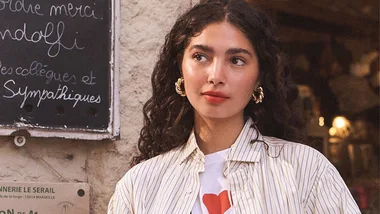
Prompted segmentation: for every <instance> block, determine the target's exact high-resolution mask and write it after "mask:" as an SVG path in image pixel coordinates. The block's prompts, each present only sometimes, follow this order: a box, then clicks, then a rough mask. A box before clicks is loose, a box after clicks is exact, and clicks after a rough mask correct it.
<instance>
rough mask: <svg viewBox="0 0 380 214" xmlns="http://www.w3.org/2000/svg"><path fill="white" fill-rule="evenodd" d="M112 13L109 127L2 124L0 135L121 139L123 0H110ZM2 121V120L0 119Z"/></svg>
mask: <svg viewBox="0 0 380 214" xmlns="http://www.w3.org/2000/svg"><path fill="white" fill-rule="evenodd" d="M109 1H110V3H111V8H110V9H111V15H110V20H111V21H110V28H111V29H110V30H111V36H110V40H111V41H110V45H111V47H110V64H109V74H110V83H109V85H110V92H111V93H110V100H109V102H110V110H109V123H108V127H107V128H106V129H63V128H46V127H39V126H36V125H33V126H31V125H28V124H15V125H14V126H11V127H9V126H0V136H15V137H18V136H24V137H44V138H66V139H78V140H103V139H112V140H117V139H120V107H119V103H120V96H119V88H120V87H119V79H120V78H119V56H120V41H119V38H120V36H119V35H120V0H109ZM0 123H1V121H0Z"/></svg>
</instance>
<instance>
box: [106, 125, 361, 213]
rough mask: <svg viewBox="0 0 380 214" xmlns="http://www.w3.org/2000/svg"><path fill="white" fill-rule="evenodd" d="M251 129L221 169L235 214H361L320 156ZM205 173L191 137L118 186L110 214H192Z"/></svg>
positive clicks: (243, 133)
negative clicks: (201, 177)
mask: <svg viewBox="0 0 380 214" xmlns="http://www.w3.org/2000/svg"><path fill="white" fill-rule="evenodd" d="M251 125H252V121H251V120H250V119H248V120H247V122H246V124H245V126H244V127H243V129H242V131H241V133H240V135H239V137H238V138H237V140H236V142H235V143H234V144H233V145H232V146H231V150H230V152H229V154H228V158H227V163H226V165H225V166H224V169H223V174H224V175H225V176H226V177H227V179H228V181H229V183H230V190H231V196H232V201H233V206H234V207H235V211H236V213H243V214H251V213H276V214H278V213H291V214H293V213H320V214H325V213H334V214H336V213H345V214H346V213H350V214H351V213H360V211H359V208H358V206H357V204H356V203H355V201H354V199H353V198H352V196H351V194H350V192H349V190H348V188H347V186H346V184H345V183H344V181H343V179H342V178H341V176H340V175H339V172H338V171H337V170H336V169H335V167H334V166H333V165H332V164H331V163H330V162H329V161H328V160H327V159H326V158H325V157H324V156H323V155H322V154H321V153H319V152H318V151H316V150H314V149H313V148H310V147H308V146H305V145H302V144H298V143H293V142H288V141H284V140H282V139H278V138H274V137H266V136H261V135H260V133H258V132H257V131H255V130H254V129H253V128H251ZM256 138H257V139H259V141H257V142H253V143H251V141H252V140H255V139H256ZM261 141H264V142H265V143H266V145H267V146H266V145H265V143H264V142H261ZM203 170H204V155H203V153H202V152H201V151H200V149H199V147H198V146H197V143H196V140H195V136H194V133H192V134H191V135H190V137H189V140H188V142H187V143H186V144H185V145H184V146H182V147H179V148H177V149H174V150H172V151H170V152H167V153H165V154H162V155H159V156H157V157H154V158H152V159H149V160H147V161H145V162H143V163H140V164H138V165H137V166H135V167H133V168H132V169H130V170H129V171H128V172H127V173H126V174H125V176H124V177H123V178H122V179H121V180H120V181H119V182H118V183H117V185H116V189H115V193H114V195H113V196H112V198H111V200H110V202H109V205H108V213H109V214H124V213H131V214H132V213H134V214H150V213H152V214H153V213H154V214H161V213H162V214H167V213H170V214H183V213H185V214H186V213H190V212H191V210H192V208H193V205H194V203H195V200H196V197H197V196H198V194H199V189H200V181H199V173H200V172H202V171H203Z"/></svg>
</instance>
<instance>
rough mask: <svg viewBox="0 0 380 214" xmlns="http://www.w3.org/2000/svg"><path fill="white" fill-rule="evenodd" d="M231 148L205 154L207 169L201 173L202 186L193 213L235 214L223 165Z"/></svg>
mask: <svg viewBox="0 0 380 214" xmlns="http://www.w3.org/2000/svg"><path fill="white" fill-rule="evenodd" d="M229 151H230V149H225V150H222V151H219V152H215V153H212V154H209V155H206V156H205V170H204V172H201V173H200V174H199V176H200V183H201V188H200V191H199V196H198V197H197V200H196V201H195V204H194V207H193V210H192V214H216V213H217V214H221V213H222V214H234V213H235V211H234V208H233V207H232V203H233V202H232V200H231V197H230V187H229V183H228V179H227V178H226V177H224V175H223V167H224V164H225V162H226V159H227V155H228V152H229Z"/></svg>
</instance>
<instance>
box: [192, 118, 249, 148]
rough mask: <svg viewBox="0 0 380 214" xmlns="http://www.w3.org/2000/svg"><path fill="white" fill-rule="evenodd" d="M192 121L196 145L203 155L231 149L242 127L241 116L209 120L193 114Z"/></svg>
mask: <svg viewBox="0 0 380 214" xmlns="http://www.w3.org/2000/svg"><path fill="white" fill-rule="evenodd" d="M194 119H195V121H194V131H195V136H196V139H197V143H198V146H199V148H200V149H201V151H202V152H203V153H204V154H205V155H207V154H211V153H214V152H218V151H221V150H224V149H227V148H229V147H231V145H232V144H233V143H234V142H235V140H236V138H237V137H238V136H239V134H240V132H241V130H242V129H243V126H244V118H243V116H236V117H231V118H227V119H210V118H204V117H202V116H201V115H199V114H198V113H195V115H194Z"/></svg>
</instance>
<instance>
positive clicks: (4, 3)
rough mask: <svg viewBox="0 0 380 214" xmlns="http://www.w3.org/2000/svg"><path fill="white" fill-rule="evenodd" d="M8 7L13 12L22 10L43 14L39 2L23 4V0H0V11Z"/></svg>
mask: <svg viewBox="0 0 380 214" xmlns="http://www.w3.org/2000/svg"><path fill="white" fill-rule="evenodd" d="M5 9H8V10H9V11H12V12H14V13H16V12H24V13H30V14H35V15H38V16H43V15H44V14H43V13H42V12H41V11H40V9H41V6H40V4H35V5H33V4H27V5H26V4H25V1H24V0H16V1H14V0H0V11H1V10H5Z"/></svg>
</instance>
